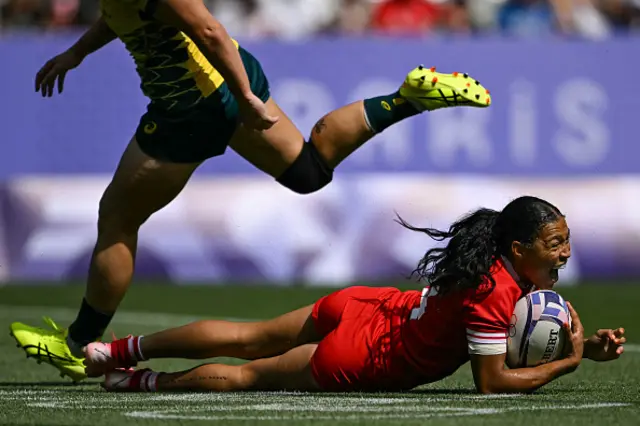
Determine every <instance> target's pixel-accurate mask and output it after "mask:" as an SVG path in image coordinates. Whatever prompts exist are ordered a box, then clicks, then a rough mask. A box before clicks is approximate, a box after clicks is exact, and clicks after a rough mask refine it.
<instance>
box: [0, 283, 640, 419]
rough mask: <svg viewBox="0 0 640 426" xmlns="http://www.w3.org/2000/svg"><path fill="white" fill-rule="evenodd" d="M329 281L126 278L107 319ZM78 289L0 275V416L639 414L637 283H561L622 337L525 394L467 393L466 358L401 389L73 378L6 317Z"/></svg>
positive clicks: (245, 311)
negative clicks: (450, 371)
mask: <svg viewBox="0 0 640 426" xmlns="http://www.w3.org/2000/svg"><path fill="white" fill-rule="evenodd" d="M330 291H331V289H305V288H298V287H295V288H282V287H243V286H235V287H230V286H222V287H177V286H167V285H149V284H147V285H134V286H133V287H132V289H131V291H130V293H129V294H128V295H127V299H126V301H125V302H124V304H123V306H122V307H121V310H120V311H119V312H118V314H117V315H116V317H115V318H114V321H113V327H112V328H113V331H114V332H115V333H116V334H117V335H126V334H129V333H135V334H145V333H150V332H153V331H155V330H158V329H160V328H165V327H169V326H176V325H181V324H184V323H187V322H189V321H191V320H194V319H199V318H204V317H217V318H246V319H260V318H268V317H272V316H275V315H278V314H280V313H283V312H286V311H288V310H290V309H294V308H297V307H300V306H302V305H305V304H309V303H312V302H313V301H315V300H316V299H317V298H318V297H320V296H322V295H324V294H327V293H328V292H330ZM82 292H83V287H82V286H64V287H58V286H6V287H0V327H2V329H3V330H6V331H7V332H3V333H2V334H0V353H1V354H2V357H0V425H27V424H29V425H31V424H32V425H87V424H91V425H92V426H93V425H96V426H99V425H116V424H117V425H119V424H143V425H156V424H158V425H169V424H171V425H173V424H189V425H191V424H203V423H216V424H223V425H250V424H260V425H281V424H288V425H325V424H326V425H331V426H338V425H347V424H349V425H351V424H363V425H364V424H366V425H372V424H376V425H414V424H415V425H424V424H437V425H443V426H450V425H465V426H466V425H471V426H473V425H503V424H507V425H511V424H520V423H524V424H526V425H527V426H538V425H540V426H543V425H544V426H549V425H552V424H562V425H563V426H566V425H580V426H584V425H629V426H631V425H638V424H640V345H638V344H640V315H638V311H637V309H638V307H637V302H638V301H640V286H630V285H600V286H596V285H585V286H580V287H574V288H567V289H562V288H561V289H559V292H560V293H562V294H563V295H564V296H565V298H567V299H568V300H569V301H571V302H572V303H573V304H574V306H575V307H576V309H577V310H578V312H579V313H580V315H581V317H582V321H583V323H584V325H585V329H586V330H587V331H588V332H592V331H594V330H595V329H596V328H598V327H617V326H624V327H625V328H626V330H627V334H628V338H629V342H630V343H631V344H629V345H627V351H626V353H625V354H624V356H623V357H622V358H621V359H620V360H618V361H615V362H610V363H604V364H596V363H593V362H591V361H585V362H584V363H583V364H582V365H581V367H580V368H579V369H578V371H577V372H576V373H574V374H572V375H569V376H565V377H563V378H561V379H559V380H557V381H556V382H554V383H552V384H550V385H548V386H546V387H545V388H543V389H541V390H539V391H538V392H536V393H535V394H533V395H511V396H505V395H496V396H490V397H485V396H481V395H476V394H475V393H474V390H473V382H472V379H471V375H470V371H469V368H468V366H464V367H463V368H461V369H460V370H459V371H458V372H457V373H456V374H455V375H453V376H452V377H450V378H448V379H446V380H444V381H442V382H440V383H437V384H433V385H429V386H425V387H423V388H420V389H417V390H415V391H413V392H409V393H400V394H351V395H340V394H306V393H286V392H276V393H235V394H108V393H106V392H104V391H103V390H102V389H101V388H100V387H99V386H98V384H97V383H98V382H96V381H86V382H83V383H82V384H80V385H72V384H70V383H69V382H68V381H67V380H62V379H60V378H59V376H58V375H57V373H56V371H55V370H54V369H53V368H51V367H50V366H47V365H37V364H36V362H35V361H34V360H32V359H26V358H25V355H24V353H23V352H22V350H20V349H18V348H16V347H15V342H14V341H13V339H11V338H10V337H9V335H8V327H9V324H10V322H12V321H23V322H27V323H31V324H34V323H39V322H40V318H41V316H42V315H48V316H51V317H53V318H54V319H55V320H56V321H58V322H59V323H60V324H61V325H63V326H66V325H68V324H69V322H70V321H72V320H73V318H74V317H75V313H76V308H77V305H78V302H79V300H80V299H81V296H82ZM634 343H635V345H634ZM222 361H225V360H222ZM226 361H229V362H232V361H231V360H226ZM150 365H151V367H153V368H156V369H161V370H162V369H164V370H174V369H181V368H185V367H189V366H193V365H195V363H194V362H189V361H173V360H171V361H153V362H151V363H150Z"/></svg>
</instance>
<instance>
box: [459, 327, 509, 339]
mask: <svg viewBox="0 0 640 426" xmlns="http://www.w3.org/2000/svg"><path fill="white" fill-rule="evenodd" d="M467 336H473V337H485V338H489V339H493V338H499V339H504V338H506V333H505V332H502V333H482V332H480V331H475V330H471V329H470V328H467Z"/></svg>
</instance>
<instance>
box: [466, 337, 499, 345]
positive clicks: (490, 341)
mask: <svg viewBox="0 0 640 426" xmlns="http://www.w3.org/2000/svg"><path fill="white" fill-rule="evenodd" d="M467 342H469V343H477V344H481V345H493V344H494V343H495V344H502V343H507V339H506V338H505V337H504V336H503V337H502V339H479V338H477V337H469V336H467Z"/></svg>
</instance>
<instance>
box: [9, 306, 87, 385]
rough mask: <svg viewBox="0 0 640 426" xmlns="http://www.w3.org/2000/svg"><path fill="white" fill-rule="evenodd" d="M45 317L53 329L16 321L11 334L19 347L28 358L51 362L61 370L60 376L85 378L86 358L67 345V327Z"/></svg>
mask: <svg viewBox="0 0 640 426" xmlns="http://www.w3.org/2000/svg"><path fill="white" fill-rule="evenodd" d="M43 319H44V322H45V323H47V325H49V326H50V327H51V329H44V328H38V327H31V326H28V325H26V324H22V323H20V322H14V323H13V324H11V327H10V330H11V331H10V333H9V334H11V336H12V337H13V338H14V339H16V342H18V347H19V348H22V349H24V351H25V352H26V353H27V358H35V359H36V361H37V362H38V364H40V363H42V362H45V363H47V364H51V365H52V366H54V367H55V368H57V369H58V370H59V371H60V377H64V376H68V377H70V378H71V380H73V381H74V382H79V381H80V380H83V379H85V378H86V377H87V376H86V374H85V372H84V369H85V366H84V363H83V361H84V359H82V358H76V357H75V356H73V355H72V354H71V350H70V349H69V346H67V333H68V331H67V329H63V328H59V327H58V326H57V325H56V323H55V322H53V320H52V319H51V318H47V317H44V318H43Z"/></svg>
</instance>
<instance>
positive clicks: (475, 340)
mask: <svg viewBox="0 0 640 426" xmlns="http://www.w3.org/2000/svg"><path fill="white" fill-rule="evenodd" d="M490 272H491V275H492V277H493V279H494V280H495V286H493V285H492V284H491V283H490V282H487V283H485V284H483V285H481V286H480V288H479V289H471V290H465V291H460V292H455V291H454V292H450V293H447V294H444V295H438V294H436V291H435V288H432V287H426V288H425V289H424V290H423V291H422V292H420V291H417V290H412V291H404V292H403V291H400V290H398V289H396V288H372V287H350V288H346V289H344V290H340V291H338V292H335V293H333V294H331V295H329V296H326V297H324V298H322V299H321V300H319V301H318V302H317V303H316V305H315V307H314V311H313V318H314V321H315V324H316V328H317V330H318V332H319V333H320V334H321V335H322V336H324V337H323V339H322V341H321V342H320V344H319V345H318V348H317V349H316V353H315V354H314V356H313V358H312V360H311V364H312V369H313V372H314V376H315V378H316V381H317V382H318V383H319V384H320V386H321V387H322V388H324V389H326V390H335V391H338V390H354V389H361V390H376V389H377V390H388V391H392V390H402V389H411V388H413V387H416V386H419V385H421V384H425V383H431V382H434V381H437V380H440V379H443V378H444V377H447V376H449V375H451V374H452V373H454V372H455V371H456V370H457V369H458V368H459V367H460V366H461V365H463V364H465V363H466V362H467V361H468V360H469V354H481V355H495V354H501V353H505V352H506V351H507V335H508V328H509V321H510V319H511V316H512V315H513V310H514V308H515V305H516V302H517V301H518V299H520V298H521V297H522V296H524V295H525V294H526V293H528V292H529V290H530V287H529V286H527V287H523V286H521V285H520V284H519V283H518V282H517V278H516V275H515V273H514V272H513V271H512V268H511V266H510V264H509V263H508V262H506V261H502V260H499V261H498V262H496V263H495V264H494V266H493V267H492V268H491V271H490Z"/></svg>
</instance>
